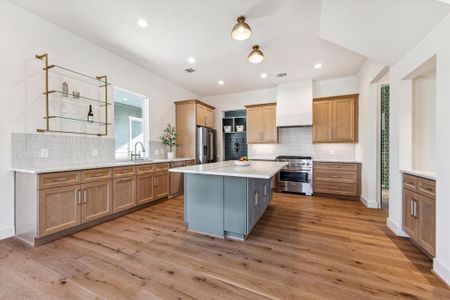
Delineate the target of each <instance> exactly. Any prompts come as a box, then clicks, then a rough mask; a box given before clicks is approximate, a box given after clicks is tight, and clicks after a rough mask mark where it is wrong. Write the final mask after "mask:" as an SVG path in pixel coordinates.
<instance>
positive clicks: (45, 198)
mask: <svg viewBox="0 0 450 300" xmlns="http://www.w3.org/2000/svg"><path fill="white" fill-rule="evenodd" d="M80 224H81V185H79V184H77V185H71V186H66V187H59V188H50V189H45V190H41V191H40V192H39V230H38V231H39V232H38V238H41V237H44V236H47V235H50V234H52V233H56V232H59V231H62V230H65V229H69V228H72V227H75V226H77V225H80Z"/></svg>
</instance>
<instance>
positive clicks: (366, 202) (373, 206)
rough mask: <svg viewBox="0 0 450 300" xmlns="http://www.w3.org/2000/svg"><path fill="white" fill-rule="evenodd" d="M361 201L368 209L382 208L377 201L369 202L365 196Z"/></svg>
mask: <svg viewBox="0 0 450 300" xmlns="http://www.w3.org/2000/svg"><path fill="white" fill-rule="evenodd" d="M359 200H360V201H361V202H362V204H364V205H365V206H366V207H368V208H377V209H378V208H380V207H379V205H378V202H376V201H369V200H367V199H366V198H365V197H364V196H361V197H359Z"/></svg>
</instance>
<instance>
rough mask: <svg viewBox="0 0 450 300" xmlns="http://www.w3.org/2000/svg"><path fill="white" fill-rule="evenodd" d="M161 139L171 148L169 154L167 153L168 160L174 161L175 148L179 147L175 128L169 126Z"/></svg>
mask: <svg viewBox="0 0 450 300" xmlns="http://www.w3.org/2000/svg"><path fill="white" fill-rule="evenodd" d="M159 138H160V139H161V142H162V143H163V144H164V145H166V146H169V152H167V158H168V159H174V158H175V151H173V150H175V149H173V147H177V146H178V145H177V132H176V130H175V127H174V126H172V125H170V124H167V127H166V129H164V132H163V134H162V135H161V136H160V137H159Z"/></svg>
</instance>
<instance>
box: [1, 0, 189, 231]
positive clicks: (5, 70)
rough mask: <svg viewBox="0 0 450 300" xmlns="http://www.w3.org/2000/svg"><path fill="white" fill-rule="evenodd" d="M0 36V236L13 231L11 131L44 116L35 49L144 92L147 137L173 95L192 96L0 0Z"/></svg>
mask: <svg viewBox="0 0 450 300" xmlns="http://www.w3.org/2000/svg"><path fill="white" fill-rule="evenodd" d="M0 41H1V42H0V90H1V91H2V92H1V93H2V94H1V98H2V104H3V108H2V110H1V111H0V153H1V157H0V190H1V191H2V193H1V195H0V197H1V198H0V238H2V237H6V236H10V235H12V234H13V233H14V229H13V225H14V177H13V173H12V172H10V171H9V168H10V151H11V150H10V141H11V132H28V133H31V132H35V131H36V129H37V128H38V127H41V126H42V117H43V116H44V100H43V97H42V92H43V88H44V81H43V71H42V66H43V65H42V62H41V61H39V60H37V59H35V58H34V56H35V55H36V54H40V53H44V52H48V53H49V57H50V63H55V64H60V65H63V66H66V67H69V68H73V69H75V70H78V71H80V72H83V73H86V74H92V75H101V74H107V75H108V79H109V81H111V82H112V83H113V84H114V85H117V86H119V87H122V88H125V89H128V90H131V91H135V92H137V93H140V94H143V95H145V96H147V97H149V101H150V105H149V109H150V139H151V140H156V139H158V137H159V135H160V133H161V132H162V130H163V127H164V126H165V125H166V123H168V122H172V123H174V119H175V108H174V104H173V101H174V100H179V99H189V98H196V97H197V95H195V94H194V93H192V92H190V91H188V90H186V89H184V88H182V87H180V86H178V85H176V84H174V83H172V82H169V81H167V80H165V79H162V78H161V77H158V76H156V75H155V74H153V73H150V72H148V71H147V70H145V69H143V68H141V67H139V66H137V65H134V64H132V63H130V62H128V61H127V60H125V59H123V58H121V57H119V56H117V55H115V54H112V53H111V52H109V51H107V50H105V49H103V48H100V47H98V46H95V45H94V44H92V43H90V42H88V41H86V40H83V39H81V38H79V37H78V36H76V35H74V34H72V33H70V32H67V31H65V30H63V29H62V28H60V27H58V26H55V25H54V24H51V23H49V22H47V21H45V20H44V19H42V18H40V17H37V16H35V15H33V14H30V13H28V12H26V11H24V10H22V9H20V8H17V7H16V6H14V5H12V4H10V3H9V2H6V1H4V0H0ZM111 128H112V127H111Z"/></svg>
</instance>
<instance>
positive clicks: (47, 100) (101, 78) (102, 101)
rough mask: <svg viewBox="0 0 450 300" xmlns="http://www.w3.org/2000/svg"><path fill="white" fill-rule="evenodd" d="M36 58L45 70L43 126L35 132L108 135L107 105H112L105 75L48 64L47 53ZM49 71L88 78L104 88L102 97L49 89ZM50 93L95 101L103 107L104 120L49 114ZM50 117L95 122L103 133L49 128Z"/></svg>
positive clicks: (73, 98)
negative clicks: (102, 129)
mask: <svg viewBox="0 0 450 300" xmlns="http://www.w3.org/2000/svg"><path fill="white" fill-rule="evenodd" d="M36 58H37V59H39V60H42V61H43V62H44V68H43V70H44V72H45V91H44V93H43V94H44V96H45V116H44V119H45V128H41V129H37V132H56V133H67V134H84V135H96V136H107V135H108V126H110V125H112V124H111V123H108V106H110V105H112V104H111V103H108V86H109V85H111V83H109V82H108V79H107V76H106V75H102V76H95V77H93V76H89V75H86V74H83V73H80V72H77V71H74V70H72V69H69V68H65V67H62V66H58V65H49V64H48V54H47V53H45V54H40V55H36ZM49 71H52V72H56V73H58V72H66V73H67V74H66V76H65V75H63V74H60V75H61V76H63V77H64V76H65V77H70V76H69V75H76V76H80V77H81V78H83V79H86V80H89V83H90V84H93V83H95V84H96V85H97V86H98V87H99V88H103V89H104V99H94V98H91V97H85V96H74V95H72V94H70V93H66V92H63V91H58V90H49ZM79 81H81V80H79ZM51 94H59V95H61V96H68V97H71V100H73V102H75V100H80V99H81V100H86V101H89V102H92V103H96V104H98V105H99V106H101V107H104V116H105V117H104V120H105V121H104V122H100V121H88V120H87V119H86V120H84V119H78V118H72V117H67V116H58V115H50V95H51ZM51 119H60V120H67V121H77V122H84V123H88V124H97V125H99V126H102V127H104V132H103V133H91V132H80V131H65V130H55V129H52V128H50V125H51V124H50V120H51Z"/></svg>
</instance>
